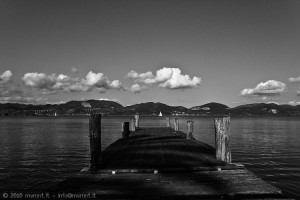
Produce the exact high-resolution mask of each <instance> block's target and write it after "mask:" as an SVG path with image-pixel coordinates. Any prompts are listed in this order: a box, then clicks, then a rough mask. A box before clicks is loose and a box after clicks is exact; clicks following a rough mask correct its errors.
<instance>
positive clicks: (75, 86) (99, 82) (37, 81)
mask: <svg viewBox="0 0 300 200" xmlns="http://www.w3.org/2000/svg"><path fill="white" fill-rule="evenodd" d="M22 80H23V82H24V84H25V85H26V86H29V87H33V88H37V89H40V90H42V91H43V92H44V94H49V93H56V92H57V91H68V92H88V91H92V90H93V89H97V90H98V91H99V92H105V91H106V90H107V89H123V86H122V84H121V82H120V81H119V80H113V81H109V80H108V78H107V77H106V76H105V75H104V74H103V73H94V72H92V71H90V72H89V73H88V74H87V75H86V77H85V78H84V79H80V78H72V77H69V76H67V75H64V74H59V75H56V74H51V75H47V74H44V73H36V72H31V73H26V74H24V76H23V78H22Z"/></svg>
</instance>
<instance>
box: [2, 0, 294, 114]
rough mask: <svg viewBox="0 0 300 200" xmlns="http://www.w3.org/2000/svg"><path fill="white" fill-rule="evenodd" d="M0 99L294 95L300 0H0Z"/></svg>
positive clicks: (234, 99)
mask: <svg viewBox="0 0 300 200" xmlns="http://www.w3.org/2000/svg"><path fill="white" fill-rule="evenodd" d="M0 27H1V28H0V103H7V102H10V103H32V104H46V103H62V102H68V101H71V100H88V99H105V100H112V101H117V102H119V103H121V104H122V105H123V106H126V105H132V104H136V103H144V102H161V103H166V104H168V105H172V106H179V105H181V106H185V107H188V108H189V107H192V106H198V105H203V104H205V103H210V102H218V103H223V104H226V105H228V106H229V107H235V106H238V105H242V104H250V103H270V102H274V103H278V104H291V105H297V104H300V1H298V0H285V1H282V0H247V1H245V0H227V1H222V0H219V1H217V0H207V1H204V0H202V1H201V0H151V1H149V0H136V1H134V0H97V1H92V0H89V1H85V0H82V1H78V0H26V1H23V0H0Z"/></svg>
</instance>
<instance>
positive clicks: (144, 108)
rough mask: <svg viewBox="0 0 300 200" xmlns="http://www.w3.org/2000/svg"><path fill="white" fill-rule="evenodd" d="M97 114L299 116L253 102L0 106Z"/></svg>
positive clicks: (299, 108) (9, 110) (12, 112)
mask: <svg viewBox="0 0 300 200" xmlns="http://www.w3.org/2000/svg"><path fill="white" fill-rule="evenodd" d="M92 112H99V113H103V114H107V115H133V114H141V115H158V114H159V113H160V112H162V114H163V115H175V116H176V115H199V116H216V115H230V116H300V105H295V106H292V105H288V104H282V105H278V104H275V103H252V104H245V105H240V106H236V107H232V108H230V107H228V106H227V105H225V104H221V103H216V102H211V103H206V104H203V105H200V106H193V107H191V108H186V107H184V106H170V105H167V104H164V103H160V102H145V103H139V104H134V105H130V106H123V105H121V104H120V103H117V102H115V101H108V100H94V99H90V100H86V101H76V100H72V101H69V102H66V103H61V104H45V105H33V104H19V103H4V104H0V115H1V116H26V115H48V116H52V115H55V116H56V115H63V116H77V115H88V114H90V113H92Z"/></svg>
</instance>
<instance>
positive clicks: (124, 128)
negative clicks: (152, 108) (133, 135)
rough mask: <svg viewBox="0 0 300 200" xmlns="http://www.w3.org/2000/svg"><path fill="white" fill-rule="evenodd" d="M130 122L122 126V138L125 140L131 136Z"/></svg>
mask: <svg viewBox="0 0 300 200" xmlns="http://www.w3.org/2000/svg"><path fill="white" fill-rule="evenodd" d="M129 132H130V131H129V122H123V124H122V138H123V139H125V140H126V139H128V136H129Z"/></svg>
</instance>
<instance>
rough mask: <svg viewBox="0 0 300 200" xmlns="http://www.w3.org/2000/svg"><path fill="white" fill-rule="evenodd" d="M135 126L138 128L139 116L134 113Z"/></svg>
mask: <svg viewBox="0 0 300 200" xmlns="http://www.w3.org/2000/svg"><path fill="white" fill-rule="evenodd" d="M134 117H135V128H136V129H138V128H139V120H140V116H139V115H135V116H134Z"/></svg>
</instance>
